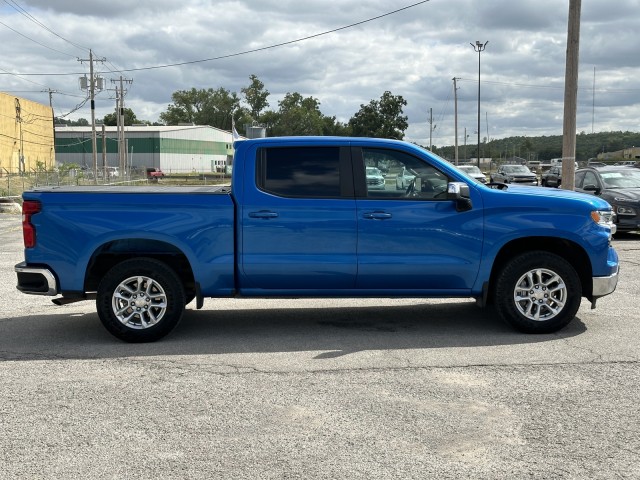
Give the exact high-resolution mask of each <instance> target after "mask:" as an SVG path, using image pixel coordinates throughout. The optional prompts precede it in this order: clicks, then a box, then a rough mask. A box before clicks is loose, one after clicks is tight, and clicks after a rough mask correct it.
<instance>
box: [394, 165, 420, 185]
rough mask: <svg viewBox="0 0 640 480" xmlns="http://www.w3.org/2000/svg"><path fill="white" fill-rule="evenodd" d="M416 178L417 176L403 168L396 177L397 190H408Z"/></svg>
mask: <svg viewBox="0 0 640 480" xmlns="http://www.w3.org/2000/svg"><path fill="white" fill-rule="evenodd" d="M414 178H416V176H415V175H414V174H413V173H411V171H409V170H407V169H406V168H405V167H402V170H401V171H400V173H398V175H397V176H396V190H406V189H407V188H409V185H410V184H411V182H413V179H414Z"/></svg>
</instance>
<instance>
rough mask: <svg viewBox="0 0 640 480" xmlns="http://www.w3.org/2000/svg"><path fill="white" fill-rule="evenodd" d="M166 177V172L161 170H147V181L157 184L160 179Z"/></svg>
mask: <svg viewBox="0 0 640 480" xmlns="http://www.w3.org/2000/svg"><path fill="white" fill-rule="evenodd" d="M163 177H164V172H163V171H162V170H160V169H159V168H147V180H151V181H152V182H157V181H158V179H160V178H163Z"/></svg>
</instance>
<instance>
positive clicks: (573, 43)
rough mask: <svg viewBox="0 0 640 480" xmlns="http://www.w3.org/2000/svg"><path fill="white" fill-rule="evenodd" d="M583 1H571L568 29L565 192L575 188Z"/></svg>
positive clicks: (565, 81) (563, 141) (564, 134)
mask: <svg viewBox="0 0 640 480" xmlns="http://www.w3.org/2000/svg"><path fill="white" fill-rule="evenodd" d="M580 8H581V0H569V26H568V29H567V65H566V70H565V80H564V122H563V128H562V184H561V187H562V188H564V189H565V190H573V189H574V187H575V172H576V168H575V161H576V111H577V100H578V56H579V51H580Z"/></svg>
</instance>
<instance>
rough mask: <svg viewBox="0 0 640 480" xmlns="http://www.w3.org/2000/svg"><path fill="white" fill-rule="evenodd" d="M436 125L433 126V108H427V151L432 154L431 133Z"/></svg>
mask: <svg viewBox="0 0 640 480" xmlns="http://www.w3.org/2000/svg"><path fill="white" fill-rule="evenodd" d="M436 126H437V125H434V124H433V108H429V151H430V152H433V131H434V130H435V129H436Z"/></svg>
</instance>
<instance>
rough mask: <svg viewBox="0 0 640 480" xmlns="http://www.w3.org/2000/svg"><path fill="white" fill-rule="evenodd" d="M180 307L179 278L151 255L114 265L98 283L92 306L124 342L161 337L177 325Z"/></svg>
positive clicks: (181, 306) (182, 291)
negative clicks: (94, 303) (94, 304)
mask: <svg viewBox="0 0 640 480" xmlns="http://www.w3.org/2000/svg"><path fill="white" fill-rule="evenodd" d="M140 280H142V281H140ZM184 307H185V293H184V288H183V286H182V283H181V281H180V278H179V277H178V276H177V275H176V273H175V272H174V271H173V270H172V269H171V268H170V267H168V266H167V265H166V264H165V263H163V262H160V261H158V260H155V259H151V258H141V259H129V260H125V261H124V262H122V263H119V264H117V265H116V266H115V267H113V268H112V269H111V270H109V271H108V272H107V274H106V275H105V276H104V278H103V279H102V281H101V282H100V285H99V286H98V292H97V298H96V308H97V310H98V316H99V317H100V321H101V322H102V324H103V325H104V326H105V328H106V329H107V330H108V331H109V332H110V333H111V334H112V335H114V336H115V337H117V338H119V339H120V340H124V341H125V342H131V343H139V342H154V341H156V340H159V339H161V338H162V337H164V336H165V335H167V334H168V333H169V332H170V331H171V330H173V329H174V328H175V326H176V325H177V324H178V322H179V321H180V319H181V318H182V314H183V312H184Z"/></svg>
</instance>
